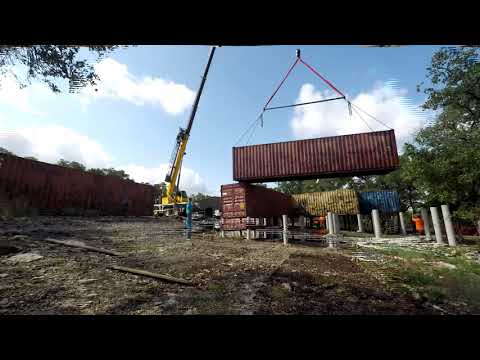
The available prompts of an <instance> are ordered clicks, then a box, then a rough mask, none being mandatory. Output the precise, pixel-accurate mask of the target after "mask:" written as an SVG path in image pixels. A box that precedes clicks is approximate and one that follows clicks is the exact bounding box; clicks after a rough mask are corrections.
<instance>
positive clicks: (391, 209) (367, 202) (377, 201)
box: [358, 191, 400, 214]
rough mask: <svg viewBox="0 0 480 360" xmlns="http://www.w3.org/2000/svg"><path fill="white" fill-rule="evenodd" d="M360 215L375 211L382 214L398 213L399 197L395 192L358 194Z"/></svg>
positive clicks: (365, 192)
mask: <svg viewBox="0 0 480 360" xmlns="http://www.w3.org/2000/svg"><path fill="white" fill-rule="evenodd" d="M358 198H359V202H360V213H361V214H371V213H372V210H373V209H377V210H378V211H379V212H380V213H383V214H393V213H398V212H399V211H400V196H399V195H398V193H397V192H396V191H363V192H359V193H358Z"/></svg>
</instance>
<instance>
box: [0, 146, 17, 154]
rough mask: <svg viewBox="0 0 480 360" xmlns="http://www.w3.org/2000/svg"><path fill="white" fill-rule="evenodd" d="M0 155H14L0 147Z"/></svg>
mask: <svg viewBox="0 0 480 360" xmlns="http://www.w3.org/2000/svg"><path fill="white" fill-rule="evenodd" d="M0 154H7V155H15V154H14V153H12V152H11V151H8V150H7V149H5V148H3V147H1V146H0Z"/></svg>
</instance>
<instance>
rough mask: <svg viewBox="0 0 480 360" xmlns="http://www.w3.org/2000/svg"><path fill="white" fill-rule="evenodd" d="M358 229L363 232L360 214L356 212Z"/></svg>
mask: <svg viewBox="0 0 480 360" xmlns="http://www.w3.org/2000/svg"><path fill="white" fill-rule="evenodd" d="M357 222H358V230H357V232H360V233H362V232H363V223H362V214H357Z"/></svg>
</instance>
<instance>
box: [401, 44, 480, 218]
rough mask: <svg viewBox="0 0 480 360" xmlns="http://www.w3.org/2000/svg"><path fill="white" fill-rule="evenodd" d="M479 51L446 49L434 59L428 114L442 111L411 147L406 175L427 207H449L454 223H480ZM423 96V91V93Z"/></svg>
mask: <svg viewBox="0 0 480 360" xmlns="http://www.w3.org/2000/svg"><path fill="white" fill-rule="evenodd" d="M478 51H479V48H478V47H465V48H442V49H441V50H439V51H438V52H437V53H436V54H435V55H434V56H433V59H432V64H431V66H430V67H429V68H427V70H428V75H427V78H429V79H430V81H431V83H432V85H431V86H430V87H428V88H426V89H424V92H425V94H427V96H428V98H427V101H426V102H425V104H424V105H423V107H424V108H425V109H431V110H438V111H441V112H440V113H439V115H438V116H437V118H436V119H435V122H434V123H433V124H431V125H429V126H427V127H425V128H424V129H422V130H420V131H419V132H418V134H417V136H416V138H415V143H414V144H408V145H407V146H406V151H405V153H406V155H407V157H408V158H409V160H410V161H409V163H408V166H407V167H406V169H405V171H406V172H407V173H408V174H410V176H411V177H412V178H414V179H415V184H416V186H417V189H419V191H420V192H422V193H423V194H424V199H425V204H427V205H438V204H445V203H448V204H450V205H451V206H452V209H453V210H454V214H453V215H454V217H455V218H457V219H463V220H475V219H479V218H480V214H479V211H478V209H479V208H480V64H479V63H478ZM418 88H419V90H420V88H421V85H420V86H419V87H418Z"/></svg>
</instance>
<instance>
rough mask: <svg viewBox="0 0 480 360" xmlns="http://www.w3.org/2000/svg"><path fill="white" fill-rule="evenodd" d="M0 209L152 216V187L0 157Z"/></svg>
mask: <svg viewBox="0 0 480 360" xmlns="http://www.w3.org/2000/svg"><path fill="white" fill-rule="evenodd" d="M0 208H2V209H8V210H11V211H14V212H22V211H29V210H30V211H33V210H34V211H38V212H39V213H40V214H54V215H60V214H62V215H64V214H72V215H84V214H89V213H91V214H99V215H120V214H126V215H135V216H143V215H151V214H152V209H153V187H152V186H150V185H144V184H137V183H135V182H133V181H129V180H122V179H120V178H117V177H114V176H102V175H95V174H92V173H88V172H85V171H81V170H76V169H69V168H65V167H63V166H58V165H53V164H47V163H44V162H40V161H35V160H29V159H24V158H21V157H17V156H12V155H6V154H0Z"/></svg>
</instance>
